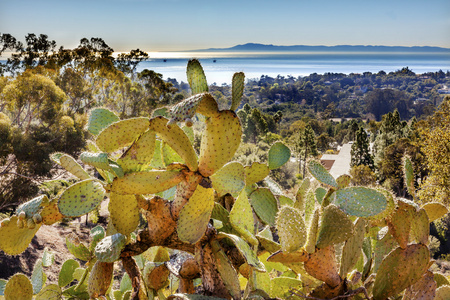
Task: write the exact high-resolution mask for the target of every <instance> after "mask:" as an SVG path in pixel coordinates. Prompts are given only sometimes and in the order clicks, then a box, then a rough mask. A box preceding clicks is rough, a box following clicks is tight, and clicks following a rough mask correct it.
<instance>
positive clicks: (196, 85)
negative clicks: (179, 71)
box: [186, 59, 208, 95]
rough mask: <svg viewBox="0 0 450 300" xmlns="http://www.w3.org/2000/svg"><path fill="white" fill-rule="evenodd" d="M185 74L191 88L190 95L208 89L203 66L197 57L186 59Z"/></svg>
mask: <svg viewBox="0 0 450 300" xmlns="http://www.w3.org/2000/svg"><path fill="white" fill-rule="evenodd" d="M186 76H187V80H188V82H189V86H190V87H191V90H192V95H195V94H199V93H203V92H207V91H208V83H207V81H206V76H205V72H203V67H202V65H201V64H200V62H199V61H198V60H197V59H191V60H189V61H188V65H187V69H186Z"/></svg>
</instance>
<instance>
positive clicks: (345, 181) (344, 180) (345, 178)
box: [336, 174, 352, 189]
mask: <svg viewBox="0 0 450 300" xmlns="http://www.w3.org/2000/svg"><path fill="white" fill-rule="evenodd" d="M351 180H352V178H351V177H350V175H347V174H342V175H341V176H339V177H338V178H336V182H337V184H338V188H340V189H344V188H346V187H348V186H349V185H350V182H351Z"/></svg>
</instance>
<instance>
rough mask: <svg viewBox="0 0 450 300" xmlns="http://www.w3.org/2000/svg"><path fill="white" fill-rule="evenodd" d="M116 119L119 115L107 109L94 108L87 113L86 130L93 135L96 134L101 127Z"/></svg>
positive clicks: (117, 119)
mask: <svg viewBox="0 0 450 300" xmlns="http://www.w3.org/2000/svg"><path fill="white" fill-rule="evenodd" d="M117 121H119V117H118V116H116V114H114V113H113V112H112V111H110V110H109V109H106V108H100V107H99V108H94V109H93V110H91V111H90V113H89V120H88V125H87V130H88V131H89V132H90V133H92V134H93V135H97V134H99V133H100V132H101V131H102V130H103V129H105V128H106V127H108V126H109V125H111V124H112V123H114V122H117Z"/></svg>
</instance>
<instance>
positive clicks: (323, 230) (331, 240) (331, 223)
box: [316, 204, 354, 248]
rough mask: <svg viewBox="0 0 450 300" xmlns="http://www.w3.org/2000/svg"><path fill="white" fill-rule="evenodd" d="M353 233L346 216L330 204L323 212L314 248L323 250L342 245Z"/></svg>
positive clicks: (351, 225)
mask: <svg viewBox="0 0 450 300" xmlns="http://www.w3.org/2000/svg"><path fill="white" fill-rule="evenodd" d="M353 231H354V225H353V223H352V221H351V220H350V219H349V218H348V217H347V215H346V214H345V213H344V212H343V211H342V210H340V209H339V208H338V207H337V206H335V205H333V204H330V205H328V206H327V207H325V209H324V211H323V214H322V218H321V220H320V226H319V234H318V236H317V244H316V246H317V247H318V248H325V247H328V246H330V245H335V244H338V243H342V242H344V241H346V240H347V239H348V238H350V237H351V236H352V235H353Z"/></svg>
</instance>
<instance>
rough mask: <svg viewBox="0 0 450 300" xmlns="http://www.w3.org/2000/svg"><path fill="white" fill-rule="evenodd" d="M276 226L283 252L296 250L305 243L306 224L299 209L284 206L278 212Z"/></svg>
mask: <svg viewBox="0 0 450 300" xmlns="http://www.w3.org/2000/svg"><path fill="white" fill-rule="evenodd" d="M276 227H277V230H278V236H279V237H280V244H281V249H282V250H283V252H295V251H297V250H299V249H300V248H301V247H303V245H305V242H306V226H305V221H303V217H302V214H301V212H300V211H299V210H298V209H296V208H293V207H290V206H283V207H282V208H281V210H280V211H279V212H278V215H277V219H276Z"/></svg>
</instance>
